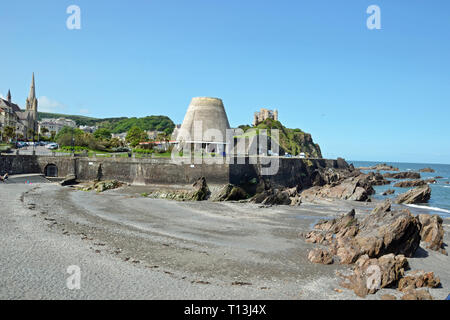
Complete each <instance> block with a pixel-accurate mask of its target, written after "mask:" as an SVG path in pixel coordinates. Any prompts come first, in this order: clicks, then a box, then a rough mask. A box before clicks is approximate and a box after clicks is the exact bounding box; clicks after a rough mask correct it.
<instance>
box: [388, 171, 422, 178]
mask: <svg viewBox="0 0 450 320" xmlns="http://www.w3.org/2000/svg"><path fill="white" fill-rule="evenodd" d="M383 177H384V178H389V179H420V173H417V172H412V171H406V172H398V173H389V172H387V173H385V174H383Z"/></svg>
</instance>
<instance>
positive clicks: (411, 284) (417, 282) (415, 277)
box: [398, 270, 441, 292]
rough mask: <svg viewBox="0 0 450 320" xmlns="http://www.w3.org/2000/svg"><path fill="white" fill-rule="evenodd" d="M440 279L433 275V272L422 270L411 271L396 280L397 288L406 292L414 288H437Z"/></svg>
mask: <svg viewBox="0 0 450 320" xmlns="http://www.w3.org/2000/svg"><path fill="white" fill-rule="evenodd" d="M440 285H441V280H440V279H439V278H438V277H435V276H434V273H433V272H425V271H423V270H416V271H412V272H410V273H409V274H407V275H405V276H404V277H403V278H401V279H400V280H399V282H398V290H399V291H403V292H407V291H409V290H410V289H416V288H424V287H428V288H438V287H439V286H440Z"/></svg>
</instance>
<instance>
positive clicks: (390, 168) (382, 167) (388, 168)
mask: <svg viewBox="0 0 450 320" xmlns="http://www.w3.org/2000/svg"><path fill="white" fill-rule="evenodd" d="M358 169H359V170H380V171H398V168H395V167H393V166H390V165H387V164H386V163H383V164H377V165H375V166H371V167H359V168H358Z"/></svg>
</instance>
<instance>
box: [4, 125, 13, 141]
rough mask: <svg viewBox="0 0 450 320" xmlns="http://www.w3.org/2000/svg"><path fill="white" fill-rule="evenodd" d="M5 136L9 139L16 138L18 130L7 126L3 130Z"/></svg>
mask: <svg viewBox="0 0 450 320" xmlns="http://www.w3.org/2000/svg"><path fill="white" fill-rule="evenodd" d="M3 135H4V136H5V137H6V138H8V139H13V138H14V137H15V136H16V129H15V128H14V127H10V126H7V127H5V128H4V129H3Z"/></svg>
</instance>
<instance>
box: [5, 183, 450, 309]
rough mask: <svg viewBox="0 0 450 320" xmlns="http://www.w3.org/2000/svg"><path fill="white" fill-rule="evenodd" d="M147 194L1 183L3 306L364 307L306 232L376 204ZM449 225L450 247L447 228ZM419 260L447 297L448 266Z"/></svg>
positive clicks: (441, 260) (449, 262)
mask: <svg viewBox="0 0 450 320" xmlns="http://www.w3.org/2000/svg"><path fill="white" fill-rule="evenodd" d="M143 190H145V187H132V186H128V187H123V188H120V189H116V190H112V191H107V192H104V193H100V194H97V193H95V192H83V191H76V190H74V189H73V188H70V187H60V186H59V185H57V184H53V183H37V184H31V185H30V184H25V183H11V184H0V197H1V199H2V208H1V209H0V210H1V218H0V238H1V243H2V246H0V252H1V256H2V259H1V262H0V268H1V270H2V273H1V277H0V281H1V286H0V299H333V300H336V299H360V298H359V297H357V296H356V295H355V294H354V293H353V291H350V290H347V289H344V288H341V287H340V286H339V284H338V283H339V280H340V279H339V278H338V277H337V276H336V274H335V272H336V271H346V270H349V269H350V268H349V267H348V266H341V265H338V264H334V265H328V266H325V265H318V264H313V263H311V262H309V261H308V259H307V254H308V250H309V249H311V248H314V247H316V246H315V245H313V244H308V243H306V242H305V241H304V240H303V239H302V238H301V237H300V236H299V234H300V233H302V232H307V231H309V230H310V229H311V228H312V226H313V224H315V223H316V222H317V221H318V220H319V219H322V218H327V217H330V218H331V217H335V216H337V215H339V214H342V213H346V212H348V211H349V210H351V209H352V208H355V210H356V213H357V216H363V215H366V214H368V213H369V212H370V211H371V210H372V208H373V207H374V206H375V204H374V203H358V202H352V201H332V202H328V201H323V202H321V203H314V204H313V203H303V204H302V205H301V206H299V207H289V206H273V207H268V208H265V207H261V206H259V205H256V204H249V203H233V202H227V203H224V202H221V203H214V202H210V201H203V202H176V201H168V200H161V199H150V198H145V197H142V196H141V195H140V194H141V193H142V192H144V191H143ZM409 209H410V210H411V211H412V212H413V213H420V212H421V211H420V209H416V208H409ZM444 226H445V232H446V233H445V243H449V228H450V222H449V220H448V219H447V220H445V222H444ZM409 262H410V265H411V267H412V268H413V269H423V270H425V271H434V272H435V273H436V275H437V276H439V277H440V279H441V282H442V288H437V289H430V292H431V294H432V295H433V297H434V298H436V299H444V298H445V297H447V295H448V294H449V292H450V289H449V288H450V268H449V266H450V257H449V256H445V255H442V254H440V253H437V252H434V251H430V250H426V249H424V246H421V248H420V249H419V250H418V252H417V254H416V257H414V258H410V259H409ZM71 265H76V266H79V267H80V269H81V288H80V290H69V289H68V288H67V286H66V281H67V278H68V277H69V276H70V275H69V274H68V273H67V268H68V267H69V266H71ZM335 289H338V290H335ZM385 293H390V294H394V295H396V296H397V297H400V296H401V293H399V292H397V291H395V290H393V289H382V290H380V291H379V292H377V293H376V294H375V295H369V296H367V298H366V299H380V296H381V295H383V294H385Z"/></svg>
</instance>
